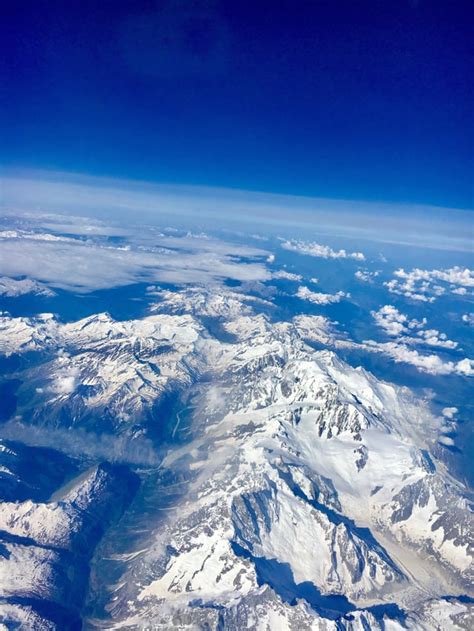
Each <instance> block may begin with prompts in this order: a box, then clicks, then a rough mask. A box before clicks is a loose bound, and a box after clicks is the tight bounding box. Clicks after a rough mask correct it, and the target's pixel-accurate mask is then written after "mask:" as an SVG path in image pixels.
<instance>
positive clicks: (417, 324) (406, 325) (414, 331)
mask: <svg viewBox="0 0 474 631" xmlns="http://www.w3.org/2000/svg"><path fill="white" fill-rule="evenodd" d="M371 315H372V317H373V318H374V320H375V323H376V325H377V326H378V327H379V328H381V329H383V330H384V331H385V333H387V335H390V336H392V337H399V338H400V341H402V342H403V343H404V344H426V345H427V346H437V347H439V348H446V349H455V348H456V347H457V345H458V343H457V342H453V341H452V340H449V339H448V337H447V335H446V334H445V333H440V332H439V331H438V330H437V329H425V328H424V327H425V326H426V325H427V320H426V318H423V319H422V320H415V319H412V320H410V319H409V318H408V317H407V316H406V315H404V314H403V313H400V311H399V310H398V309H397V308H396V307H394V306H392V305H385V306H384V307H382V308H381V309H379V310H378V311H371Z"/></svg>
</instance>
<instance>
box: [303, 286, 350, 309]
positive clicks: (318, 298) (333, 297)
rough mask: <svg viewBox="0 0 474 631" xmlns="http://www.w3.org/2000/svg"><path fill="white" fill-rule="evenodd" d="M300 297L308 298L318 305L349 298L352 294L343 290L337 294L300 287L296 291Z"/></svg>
mask: <svg viewBox="0 0 474 631" xmlns="http://www.w3.org/2000/svg"><path fill="white" fill-rule="evenodd" d="M296 295H297V296H298V298H301V300H308V301H309V302H312V303H314V304H316V305H330V304H333V303H335V302H340V301H341V300H342V299H343V298H349V297H350V295H349V294H346V293H344V292H343V291H338V292H337V293H336V294H323V293H319V292H315V291H311V290H310V289H308V287H304V286H302V287H299V288H298V291H297V292H296Z"/></svg>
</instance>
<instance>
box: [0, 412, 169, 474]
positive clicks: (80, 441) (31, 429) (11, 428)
mask: <svg viewBox="0 0 474 631" xmlns="http://www.w3.org/2000/svg"><path fill="white" fill-rule="evenodd" d="M0 437H1V438H4V439H10V440H19V441H21V442H23V443H25V444H27V445H31V446H36V447H50V448H52V449H57V450H58V451H62V452H64V453H67V454H68V455H69V456H72V457H73V458H74V457H76V458H81V459H84V457H86V458H91V459H93V460H110V461H111V462H124V463H128V464H135V465H141V466H157V465H159V464H160V462H161V460H162V456H163V455H164V453H165V452H164V450H157V449H156V448H154V446H153V443H152V441H151V440H149V439H148V438H145V437H144V436H136V437H134V438H130V437H127V436H125V435H122V436H117V435H113V434H96V433H93V432H87V431H85V430H82V429H78V428H68V429H67V430H66V429H59V428H58V429H52V428H45V427H39V426H34V425H31V424H28V425H25V424H23V423H22V422H21V421H19V420H13V421H9V422H8V423H5V424H3V425H2V426H1V427H0Z"/></svg>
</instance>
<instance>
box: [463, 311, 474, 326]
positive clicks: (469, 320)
mask: <svg viewBox="0 0 474 631" xmlns="http://www.w3.org/2000/svg"><path fill="white" fill-rule="evenodd" d="M462 321H463V322H464V323H465V324H468V325H469V326H474V313H464V314H463V316H462Z"/></svg>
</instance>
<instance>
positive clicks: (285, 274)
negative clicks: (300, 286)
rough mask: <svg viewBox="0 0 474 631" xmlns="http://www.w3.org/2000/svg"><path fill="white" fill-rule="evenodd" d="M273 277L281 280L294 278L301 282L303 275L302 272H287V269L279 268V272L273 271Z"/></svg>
mask: <svg viewBox="0 0 474 631" xmlns="http://www.w3.org/2000/svg"><path fill="white" fill-rule="evenodd" d="M272 278H276V279H281V280H294V281H295V282H298V283H299V282H300V281H301V280H302V279H303V277H302V276H301V274H293V273H292V272H287V271H286V270H283V269H282V270H278V271H277V272H273V273H272Z"/></svg>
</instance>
